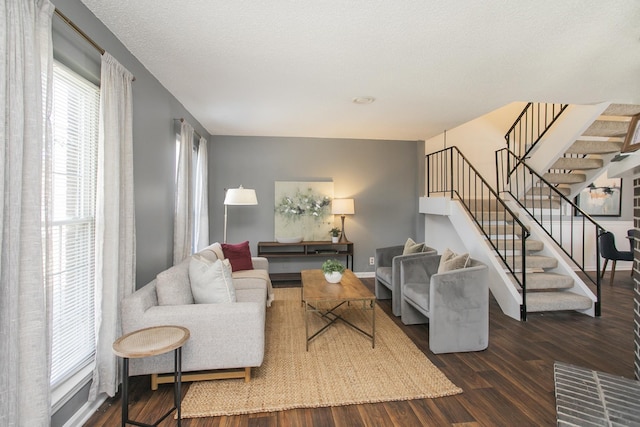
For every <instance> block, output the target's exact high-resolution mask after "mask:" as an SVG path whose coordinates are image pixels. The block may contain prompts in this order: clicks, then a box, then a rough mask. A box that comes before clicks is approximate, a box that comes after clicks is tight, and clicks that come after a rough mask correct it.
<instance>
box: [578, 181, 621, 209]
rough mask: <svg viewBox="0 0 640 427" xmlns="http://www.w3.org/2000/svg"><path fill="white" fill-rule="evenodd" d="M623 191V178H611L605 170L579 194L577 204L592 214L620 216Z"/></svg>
mask: <svg viewBox="0 0 640 427" xmlns="http://www.w3.org/2000/svg"><path fill="white" fill-rule="evenodd" d="M621 193H622V178H609V177H608V176H607V173H606V172H605V173H603V174H602V175H600V176H599V177H598V178H596V179H595V181H593V182H592V183H591V184H589V185H588V186H587V187H586V188H585V189H583V190H582V191H581V192H580V194H578V196H577V197H576V205H578V207H580V209H582V210H583V211H584V212H585V213H587V214H589V215H591V216H620V214H621V211H622V197H621ZM578 215H580V213H579V212H578V211H576V216H578Z"/></svg>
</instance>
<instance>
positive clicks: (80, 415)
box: [63, 393, 107, 427]
mask: <svg viewBox="0 0 640 427" xmlns="http://www.w3.org/2000/svg"><path fill="white" fill-rule="evenodd" d="M105 400H107V394H106V393H102V394H100V396H98V397H97V398H96V400H94V401H93V402H87V403H85V404H84V405H82V408H80V409H79V410H78V411H76V413H75V414H73V416H72V417H71V418H69V419H68V420H67V422H66V423H64V426H63V427H78V426H83V425H84V424H85V423H86V422H87V421H88V420H89V418H91V416H92V415H93V414H94V413H95V412H96V411H97V410H98V408H100V405H102V404H103V403H104V401H105Z"/></svg>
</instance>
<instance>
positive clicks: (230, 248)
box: [222, 241, 253, 271]
mask: <svg viewBox="0 0 640 427" xmlns="http://www.w3.org/2000/svg"><path fill="white" fill-rule="evenodd" d="M222 253H223V254H224V257H225V258H227V259H228V260H229V262H230V263H231V271H240V270H253V263H252V262H251V250H250V249H249V241H246V242H242V243H236V244H235V245H232V244H229V243H223V244H222Z"/></svg>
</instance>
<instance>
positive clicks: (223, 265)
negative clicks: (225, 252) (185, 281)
mask: <svg viewBox="0 0 640 427" xmlns="http://www.w3.org/2000/svg"><path fill="white" fill-rule="evenodd" d="M189 280H190V281H191V292H192V293H193V300H194V302H195V303H196V304H215V303H220V302H235V301H236V290H235V287H234V286H233V280H232V278H231V265H230V264H229V260H226V259H225V260H216V261H211V260H208V259H207V258H205V257H203V256H202V255H199V254H195V255H193V256H192V257H191V262H190V263H189Z"/></svg>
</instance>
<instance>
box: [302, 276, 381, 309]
mask: <svg viewBox="0 0 640 427" xmlns="http://www.w3.org/2000/svg"><path fill="white" fill-rule="evenodd" d="M301 275H302V299H303V301H307V302H310V301H323V300H324V301H356V300H371V299H375V295H374V294H373V293H372V292H371V291H370V290H369V289H368V288H367V287H366V286H365V285H364V284H362V282H361V281H360V279H358V278H357V277H356V275H355V274H353V272H352V271H351V270H345V271H344V273H343V274H342V279H341V280H340V283H329V282H327V280H326V279H325V278H324V274H323V273H322V270H302V273H301Z"/></svg>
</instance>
